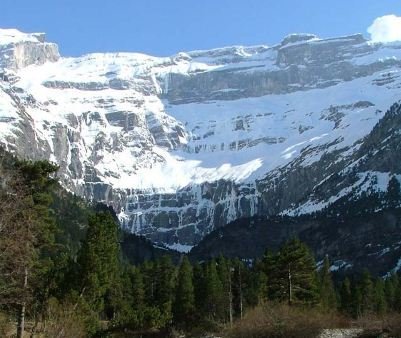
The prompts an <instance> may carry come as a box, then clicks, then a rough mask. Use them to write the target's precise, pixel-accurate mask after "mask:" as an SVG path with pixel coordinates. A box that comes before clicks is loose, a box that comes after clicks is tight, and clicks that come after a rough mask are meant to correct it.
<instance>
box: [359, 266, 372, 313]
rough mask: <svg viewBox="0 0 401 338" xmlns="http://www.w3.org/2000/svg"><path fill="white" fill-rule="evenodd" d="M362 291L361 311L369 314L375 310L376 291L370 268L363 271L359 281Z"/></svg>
mask: <svg viewBox="0 0 401 338" xmlns="http://www.w3.org/2000/svg"><path fill="white" fill-rule="evenodd" d="M359 289H360V293H361V313H362V314H367V313H372V312H373V311H374V293H373V289H374V288H373V282H372V277H371V275H370V273H369V271H368V270H364V271H363V272H362V278H361V281H360V282H359Z"/></svg>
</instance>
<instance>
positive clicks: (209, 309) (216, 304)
mask: <svg viewBox="0 0 401 338" xmlns="http://www.w3.org/2000/svg"><path fill="white" fill-rule="evenodd" d="M222 294H223V285H222V284H221V281H220V278H219V275H218V273H217V269H216V261H215V260H214V259H213V260H211V261H210V262H209V263H208V264H207V266H206V273H205V299H204V304H203V308H204V311H203V312H204V313H205V314H207V316H208V317H209V319H214V320H218V319H220V318H222V317H223V316H224V315H223V312H224V308H223V307H222V306H221V304H222V300H221V298H222Z"/></svg>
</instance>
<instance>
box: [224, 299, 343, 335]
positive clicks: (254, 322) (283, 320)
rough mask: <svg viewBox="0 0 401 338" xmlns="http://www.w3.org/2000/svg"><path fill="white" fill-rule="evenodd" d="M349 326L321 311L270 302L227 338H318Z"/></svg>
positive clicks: (250, 312) (338, 317) (245, 319)
mask: <svg viewBox="0 0 401 338" xmlns="http://www.w3.org/2000/svg"><path fill="white" fill-rule="evenodd" d="M344 327H349V322H348V321H347V320H346V319H344V318H343V317H340V316H338V315H335V314H324V313H322V312H321V311H319V310H318V309H311V308H300V307H289V306H287V305H284V304H271V303H267V304H264V305H261V306H258V307H256V308H255V309H253V310H250V311H249V312H248V313H247V314H246V316H245V317H244V318H243V319H242V320H241V321H238V322H237V323H236V324H235V325H234V327H233V328H231V329H228V330H227V331H226V332H225V333H224V336H225V337H228V338H265V337H273V338H275V337H277V338H278V337H286V338H299V337H308V338H312V337H317V336H319V334H320V333H321V332H322V330H323V329H329V328H344Z"/></svg>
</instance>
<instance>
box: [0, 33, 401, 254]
mask: <svg viewBox="0 0 401 338" xmlns="http://www.w3.org/2000/svg"><path fill="white" fill-rule="evenodd" d="M400 75H401V43H391V44H390V43H389V44H379V43H375V44H373V43H371V42H369V41H367V40H365V39H364V38H363V36H362V35H352V36H346V37H340V38H332V39H319V38H318V37H316V36H314V35H310V34H294V35H290V36H288V37H286V38H285V39H284V40H283V41H282V42H281V43H280V44H278V45H275V46H271V47H268V46H253V47H242V46H234V47H226V48H220V49H214V50H208V51H192V52H186V53H179V54H177V55H174V56H172V57H163V58H160V57H152V56H148V55H143V54H135V53H113V54H89V55H85V56H82V57H78V58H68V57H60V55H59V53H58V48H57V45H55V44H52V43H47V42H45V36H44V34H41V33H40V34H24V33H21V32H19V31H17V30H10V29H3V30H0V141H1V143H2V144H4V145H5V146H6V147H7V148H8V149H9V150H12V151H15V152H16V153H18V154H20V155H21V156H24V157H29V158H34V159H37V158H47V159H50V160H52V161H54V162H56V163H58V164H59V166H60V174H59V176H60V180H61V182H62V183H63V184H64V185H65V186H66V187H67V188H68V189H70V190H72V191H74V192H76V193H78V194H80V195H82V196H85V197H86V198H89V199H94V200H99V201H105V202H107V203H109V204H111V205H113V206H114V207H115V209H116V211H117V212H118V213H119V216H120V218H121V220H122V224H123V226H124V227H126V228H129V229H130V230H131V231H133V232H135V233H139V234H143V235H145V236H147V237H148V238H150V239H151V240H153V241H154V242H158V243H164V244H166V245H168V246H170V247H172V248H176V249H179V250H183V251H185V250H188V249H190V248H191V247H192V246H193V245H195V244H196V243H198V242H199V241H200V240H201V239H202V238H203V237H204V235H205V234H207V233H209V232H210V231H212V230H213V229H215V228H216V227H220V226H223V225H225V224H227V223H228V222H230V221H233V220H235V219H237V218H240V217H248V216H252V215H268V214H278V213H285V214H300V213H301V214H302V213H306V212H310V211H314V210H318V209H321V208H323V207H325V206H326V205H327V204H328V203H330V202H334V201H335V200H337V199H339V198H341V197H342V196H344V195H345V194H349V193H356V192H358V193H360V192H361V191H364V190H368V189H384V188H383V187H386V185H387V182H388V180H389V177H390V176H391V175H392V174H394V172H391V171H386V169H385V168H384V169H383V170H382V171H374V170H367V171H365V172H361V173H358V175H360V176H358V177H359V178H360V180H356V181H355V180H350V181H349V182H348V183H343V184H339V185H338V187H337V188H336V187H332V189H328V190H326V191H325V193H322V192H321V188H319V187H321V186H322V184H323V183H324V182H326V181H327V180H328V179H329V178H330V177H332V176H333V175H335V174H336V173H338V172H341V171H342V172H346V170H351V169H352V166H353V165H354V166H355V163H354V164H353V162H352V160H353V159H354V158H355V154H356V153H357V152H358V151H360V147H361V144H362V140H363V139H364V137H366V136H367V135H369V134H370V133H371V131H372V129H373V127H374V126H375V125H376V124H377V122H378V121H379V120H380V119H381V118H382V117H383V116H384V113H385V111H386V110H387V109H388V108H389V107H390V106H391V105H392V104H393V103H395V102H398V101H399V100H400V99H401V77H400ZM347 184H348V185H347ZM323 185H324V184H323ZM319 189H320V190H319Z"/></svg>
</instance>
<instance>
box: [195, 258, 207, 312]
mask: <svg viewBox="0 0 401 338" xmlns="http://www.w3.org/2000/svg"><path fill="white" fill-rule="evenodd" d="M205 270H206V264H202V265H200V264H199V263H198V262H196V263H195V264H194V266H193V276H194V279H193V281H194V297H195V309H196V314H197V315H198V316H197V317H206V313H205V299H206V271H205Z"/></svg>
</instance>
